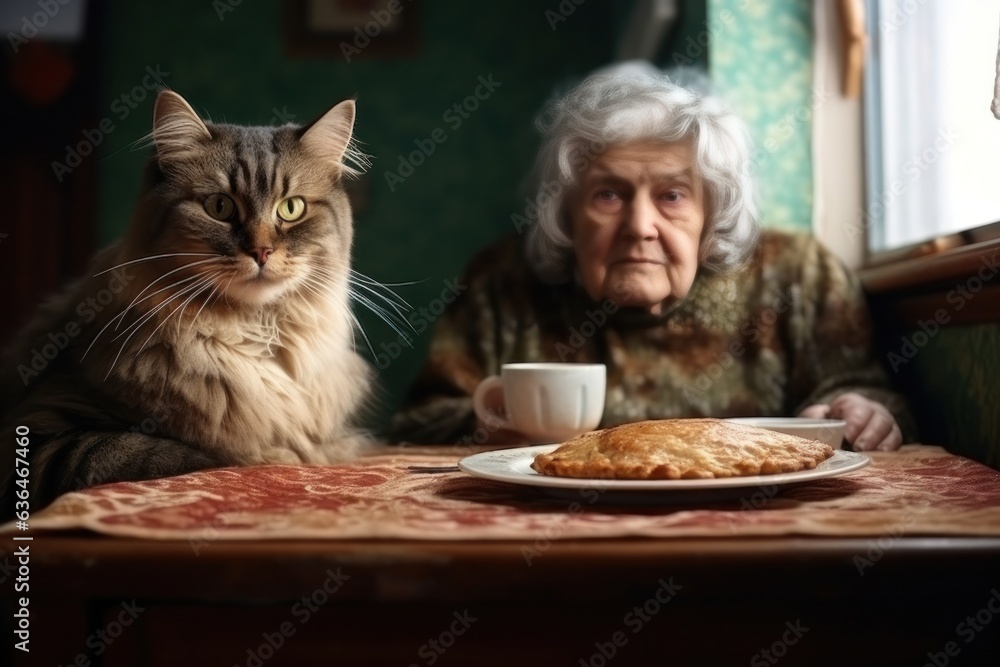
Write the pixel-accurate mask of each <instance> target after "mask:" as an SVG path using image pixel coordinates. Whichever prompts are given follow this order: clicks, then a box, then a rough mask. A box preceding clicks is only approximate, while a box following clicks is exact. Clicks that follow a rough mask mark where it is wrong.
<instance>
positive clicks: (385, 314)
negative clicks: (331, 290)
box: [351, 290, 413, 346]
mask: <svg viewBox="0 0 1000 667" xmlns="http://www.w3.org/2000/svg"><path fill="white" fill-rule="evenodd" d="M351 298H352V299H355V300H356V301H358V302H359V303H361V304H362V305H364V306H365V307H366V308H368V310H370V311H371V312H373V313H375V314H376V315H377V316H378V317H379V319H381V320H382V321H383V322H385V323H386V324H388V325H389V326H390V327H391V328H392V330H393V331H395V332H396V333H397V334H399V337H400V338H402V339H403V341H404V342H405V343H406V344H407V345H410V346H412V345H413V341H412V340H411V339H410V336H409V334H407V333H406V332H405V331H403V329H402V327H400V326H399V324H398V323H397V322H396V321H395V320H397V319H398V320H401V321H402V322H404V323H405V324H406V325H407V326H410V327H411V328H412V325H411V324H410V323H409V322H407V321H406V320H404V319H402V318H398V317H396V316H395V315H393V314H392V313H390V312H389V311H388V310H386V309H385V308H383V307H382V306H380V305H378V304H377V303H375V302H373V301H372V300H371V299H369V298H368V297H366V296H365V295H364V294H358V293H357V292H355V291H353V290H352V291H351Z"/></svg>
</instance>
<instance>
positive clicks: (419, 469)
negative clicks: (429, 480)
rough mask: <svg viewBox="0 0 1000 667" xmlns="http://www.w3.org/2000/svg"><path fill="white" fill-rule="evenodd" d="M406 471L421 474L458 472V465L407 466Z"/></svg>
mask: <svg viewBox="0 0 1000 667" xmlns="http://www.w3.org/2000/svg"><path fill="white" fill-rule="evenodd" d="M406 471H407V472H414V473H421V474H436V473H442V472H458V466H406Z"/></svg>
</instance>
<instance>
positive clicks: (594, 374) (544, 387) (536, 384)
mask: <svg viewBox="0 0 1000 667" xmlns="http://www.w3.org/2000/svg"><path fill="white" fill-rule="evenodd" d="M607 374H608V372H607V368H606V367H605V365H604V364H570V363H521V364H503V365H502V366H501V367H500V375H491V376H490V377H488V378H486V379H485V380H483V381H482V382H480V383H479V386H478V387H476V391H475V393H474V394H473V396H472V405H473V407H474V408H475V411H476V416H478V417H479V419H480V420H481V421H482V422H484V423H485V424H487V425H488V426H489V427H491V428H506V429H511V430H513V431H517V432H518V433H521V434H523V435H525V436H527V437H528V439H530V440H531V441H532V442H534V443H549V442H562V441H563V440H568V439H569V438H572V437H573V436H577V435H580V434H581V433H586V432H588V431H593V430H594V429H595V428H597V426H598V424H600V423H601V417H602V416H603V415H604V392H605V388H606V384H607ZM494 391H502V392H503V405H504V413H505V417H500V416H499V415H497V414H496V413H495V412H493V411H492V410H489V409H488V408H487V407H486V406H487V405H488V403H487V400H486V399H487V397H488V395H489V394H490V393H492V392H494ZM493 403H495V402H493Z"/></svg>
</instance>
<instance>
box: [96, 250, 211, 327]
mask: <svg viewBox="0 0 1000 667" xmlns="http://www.w3.org/2000/svg"><path fill="white" fill-rule="evenodd" d="M219 259H220V257H212V258H210V259H202V260H199V261H197V262H191V263H189V264H185V265H184V266H178V267H177V268H176V269H171V270H170V271H167V272H166V273H164V274H163V275H162V276H160V277H159V278H157V279H156V280H154V281H153V282H151V283H149V284H148V285H146V286H145V287H144V288H143V289H142V291H141V292H139V293H138V294H136V295H135V298H134V299H132V303H130V304H129V305H128V308H126V309H125V312H128V311H129V310H130V309H131V308H132V306H134V305H135V304H136V302H137V301H138V300H139V297H141V296H142V295H143V294H145V293H146V290H148V289H149V288H150V287H152V286H153V285H155V284H156V283H158V282H160V281H161V280H163V279H164V278H166V277H167V276H169V275H171V274H174V273H177V272H178V271H183V270H184V269H189V268H191V267H192V266H199V265H201V264H205V263H207V262H214V261H218V260H219ZM160 291H163V290H160ZM117 330H118V327H117V326H116V327H115V331H117Z"/></svg>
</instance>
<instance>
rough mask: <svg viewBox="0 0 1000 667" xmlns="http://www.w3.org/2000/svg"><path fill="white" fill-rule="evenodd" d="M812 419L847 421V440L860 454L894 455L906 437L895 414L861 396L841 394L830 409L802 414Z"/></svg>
mask: <svg viewBox="0 0 1000 667" xmlns="http://www.w3.org/2000/svg"><path fill="white" fill-rule="evenodd" d="M799 416H800V417H808V418H811V419H843V420H844V421H846V422H847V427H846V428H845V429H844V437H845V438H846V439H847V442H849V443H851V446H852V447H853V448H854V449H855V450H856V451H867V450H871V449H878V450H881V451H892V450H894V449H899V447H900V445H902V444H903V433H902V431H900V430H899V425H898V424H897V423H896V419H895V418H894V417H893V416H892V413H890V412H889V410H888V409H886V407H885V406H884V405H882V404H881V403H878V402H876V401H872V400H869V399H867V398H865V397H864V396H862V395H861V394H855V393H847V394H841V395H840V396H838V397H837V398H835V399H833V401H831V402H830V404H829V405H810V406H809V407H808V408H806V409H805V410H803V411H802V412H800V413H799Z"/></svg>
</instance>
